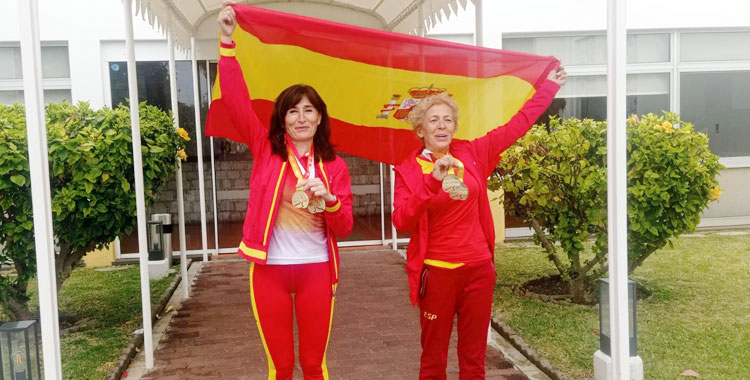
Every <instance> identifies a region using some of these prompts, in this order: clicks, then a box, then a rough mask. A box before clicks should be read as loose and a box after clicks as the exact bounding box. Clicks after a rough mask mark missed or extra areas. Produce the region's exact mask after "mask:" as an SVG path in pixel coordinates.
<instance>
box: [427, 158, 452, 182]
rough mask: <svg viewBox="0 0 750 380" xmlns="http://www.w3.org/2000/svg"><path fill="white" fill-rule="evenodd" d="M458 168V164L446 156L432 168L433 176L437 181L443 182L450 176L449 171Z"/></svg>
mask: <svg viewBox="0 0 750 380" xmlns="http://www.w3.org/2000/svg"><path fill="white" fill-rule="evenodd" d="M457 166H458V163H457V162H455V161H454V160H453V158H452V157H451V156H448V155H445V156H443V157H440V158H439V159H438V160H437V161H435V165H434V167H433V168H432V176H433V177H434V178H435V179H436V180H438V181H442V180H443V178H445V176H447V175H448V171H449V170H451V168H453V167H457Z"/></svg>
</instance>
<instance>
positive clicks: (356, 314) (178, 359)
mask: <svg viewBox="0 0 750 380" xmlns="http://www.w3.org/2000/svg"><path fill="white" fill-rule="evenodd" d="M341 261H342V269H341V273H342V280H341V284H340V285H339V292H338V294H337V300H336V309H335V312H334V321H333V331H332V332H331V340H330V344H329V349H328V369H329V373H330V375H331V379H346V380H356V379H388V380H399V379H408V380H413V379H416V378H417V375H418V372H419V354H420V346H419V321H418V316H417V309H416V308H414V307H412V306H411V304H410V303H409V300H408V289H407V287H408V286H407V282H406V273H405V271H404V262H403V259H402V258H401V257H400V256H399V255H398V254H397V253H396V252H394V251H373V250H368V251H345V252H343V253H342V259H341ZM248 270H249V265H248V264H247V263H246V262H244V261H229V260H218V261H213V262H209V263H206V264H205V265H204V266H203V268H202V270H201V273H200V274H199V275H198V278H197V279H196V281H195V285H194V291H193V293H192V297H191V298H190V299H189V300H187V301H185V303H184V304H183V305H182V307H181V309H180V310H179V313H178V314H177V315H175V316H174V319H173V321H172V324H171V326H170V327H169V330H168V331H167V333H166V336H165V338H164V340H163V341H162V342H161V344H160V348H159V349H158V350H157V351H156V352H155V358H156V362H155V368H154V370H153V371H151V372H150V373H149V374H147V375H146V376H144V377H143V379H159V380H171V379H248V380H249V379H253V380H255V379H265V376H266V375H265V373H266V357H265V353H264V351H263V347H262V345H261V343H260V338H259V336H258V332H257V330H256V327H255V323H254V321H253V317H252V310H251V308H250V296H249V285H248ZM448 364H449V369H448V378H449V379H458V367H457V359H456V354H455V331H454V336H453V342H452V346H451V349H450V354H449V363H448ZM295 379H302V375H301V371H300V370H299V364H298V365H297V369H296V370H295ZM487 379H495V380H526V377H525V376H524V375H523V374H522V373H521V372H519V371H517V370H516V369H514V368H513V367H512V364H511V363H509V362H508V361H506V360H505V359H504V358H503V356H502V354H501V353H500V352H498V351H497V350H495V349H492V348H491V347H488V352H487Z"/></svg>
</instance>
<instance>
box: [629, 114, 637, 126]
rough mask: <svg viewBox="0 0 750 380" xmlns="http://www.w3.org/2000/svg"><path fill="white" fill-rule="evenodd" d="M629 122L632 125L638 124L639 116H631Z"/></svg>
mask: <svg viewBox="0 0 750 380" xmlns="http://www.w3.org/2000/svg"><path fill="white" fill-rule="evenodd" d="M628 122H630V123H631V124H636V123H638V115H636V114H632V115H630V117H629V118H628Z"/></svg>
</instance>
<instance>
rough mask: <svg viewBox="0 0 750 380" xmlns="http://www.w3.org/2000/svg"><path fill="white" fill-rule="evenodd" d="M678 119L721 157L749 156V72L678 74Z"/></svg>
mask: <svg viewBox="0 0 750 380" xmlns="http://www.w3.org/2000/svg"><path fill="white" fill-rule="evenodd" d="M680 78H681V84H680V109H681V112H682V114H681V115H680V118H681V119H683V120H685V121H689V122H691V123H693V124H694V125H695V130H696V131H699V132H703V133H705V134H706V135H707V136H708V138H709V146H710V148H711V150H712V151H713V152H714V153H715V154H718V155H719V156H721V157H739V156H750V97H748V91H750V71H727V72H698V73H681V74H680Z"/></svg>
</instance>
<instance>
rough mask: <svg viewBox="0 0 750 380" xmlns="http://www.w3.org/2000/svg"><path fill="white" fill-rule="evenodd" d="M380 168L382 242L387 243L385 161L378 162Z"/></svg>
mask: <svg viewBox="0 0 750 380" xmlns="http://www.w3.org/2000/svg"><path fill="white" fill-rule="evenodd" d="M378 167H379V168H380V170H379V173H380V244H382V245H385V187H384V186H383V163H382V162H380V163H378Z"/></svg>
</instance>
